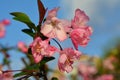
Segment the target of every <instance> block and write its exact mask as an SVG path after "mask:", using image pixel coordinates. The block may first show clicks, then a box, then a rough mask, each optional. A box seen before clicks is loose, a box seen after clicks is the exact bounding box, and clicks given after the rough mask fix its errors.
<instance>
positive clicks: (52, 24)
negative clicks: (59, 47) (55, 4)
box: [41, 8, 67, 41]
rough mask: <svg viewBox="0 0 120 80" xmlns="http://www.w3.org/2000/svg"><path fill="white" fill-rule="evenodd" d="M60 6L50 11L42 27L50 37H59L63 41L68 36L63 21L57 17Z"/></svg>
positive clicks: (44, 32) (43, 31) (42, 30)
mask: <svg viewBox="0 0 120 80" xmlns="http://www.w3.org/2000/svg"><path fill="white" fill-rule="evenodd" d="M58 9H59V8H54V9H53V10H51V11H49V12H48V16H47V17H46V21H45V22H44V24H43V25H42V27H41V32H42V33H43V34H44V35H45V36H47V37H49V38H58V39H59V40H60V41H63V40H65V39H66V38H67V34H66V32H65V29H64V24H63V21H62V20H60V19H58V18H57V17H56V15H57V11H58Z"/></svg>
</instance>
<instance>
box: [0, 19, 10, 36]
mask: <svg viewBox="0 0 120 80" xmlns="http://www.w3.org/2000/svg"><path fill="white" fill-rule="evenodd" d="M8 24H10V21H9V20H7V19H5V20H2V21H0V38H2V37H4V36H5V33H6V30H5V26H7V25H8Z"/></svg>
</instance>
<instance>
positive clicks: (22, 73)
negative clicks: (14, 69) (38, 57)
mask: <svg viewBox="0 0 120 80" xmlns="http://www.w3.org/2000/svg"><path fill="white" fill-rule="evenodd" d="M23 75H26V73H25V72H20V73H16V74H15V75H14V76H13V77H14V78H16V77H20V76H23Z"/></svg>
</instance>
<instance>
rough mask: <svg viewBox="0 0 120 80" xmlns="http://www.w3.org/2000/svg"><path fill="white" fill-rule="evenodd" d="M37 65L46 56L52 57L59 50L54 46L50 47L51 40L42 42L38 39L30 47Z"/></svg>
mask: <svg viewBox="0 0 120 80" xmlns="http://www.w3.org/2000/svg"><path fill="white" fill-rule="evenodd" d="M30 47H31V50H32V54H33V57H34V61H35V63H38V62H40V61H41V60H42V58H43V57H44V56H47V57H49V56H52V55H53V54H54V53H55V51H56V50H57V49H56V48H55V47H54V46H50V45H49V39H47V40H42V39H41V38H40V37H37V38H36V39H35V40H34V41H33V42H32V43H31V45H30Z"/></svg>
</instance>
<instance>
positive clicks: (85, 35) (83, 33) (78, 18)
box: [69, 9, 93, 49]
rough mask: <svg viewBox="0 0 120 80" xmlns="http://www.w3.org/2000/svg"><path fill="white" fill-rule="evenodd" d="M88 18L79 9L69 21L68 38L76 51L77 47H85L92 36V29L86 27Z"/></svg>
mask: <svg viewBox="0 0 120 80" xmlns="http://www.w3.org/2000/svg"><path fill="white" fill-rule="evenodd" d="M88 20H89V17H88V16H87V15H86V14H85V13H84V12H83V11H81V10H80V9H76V11H75V16H74V19H73V20H72V21H71V28H72V30H71V32H69V33H70V37H71V39H72V42H73V45H74V46H75V48H76V49H78V45H80V46H83V47H84V46H86V45H87V44H88V42H89V40H90V38H89V36H90V35H91V34H92V31H93V30H92V28H91V27H90V26H88V25H86V23H87V21H88Z"/></svg>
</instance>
